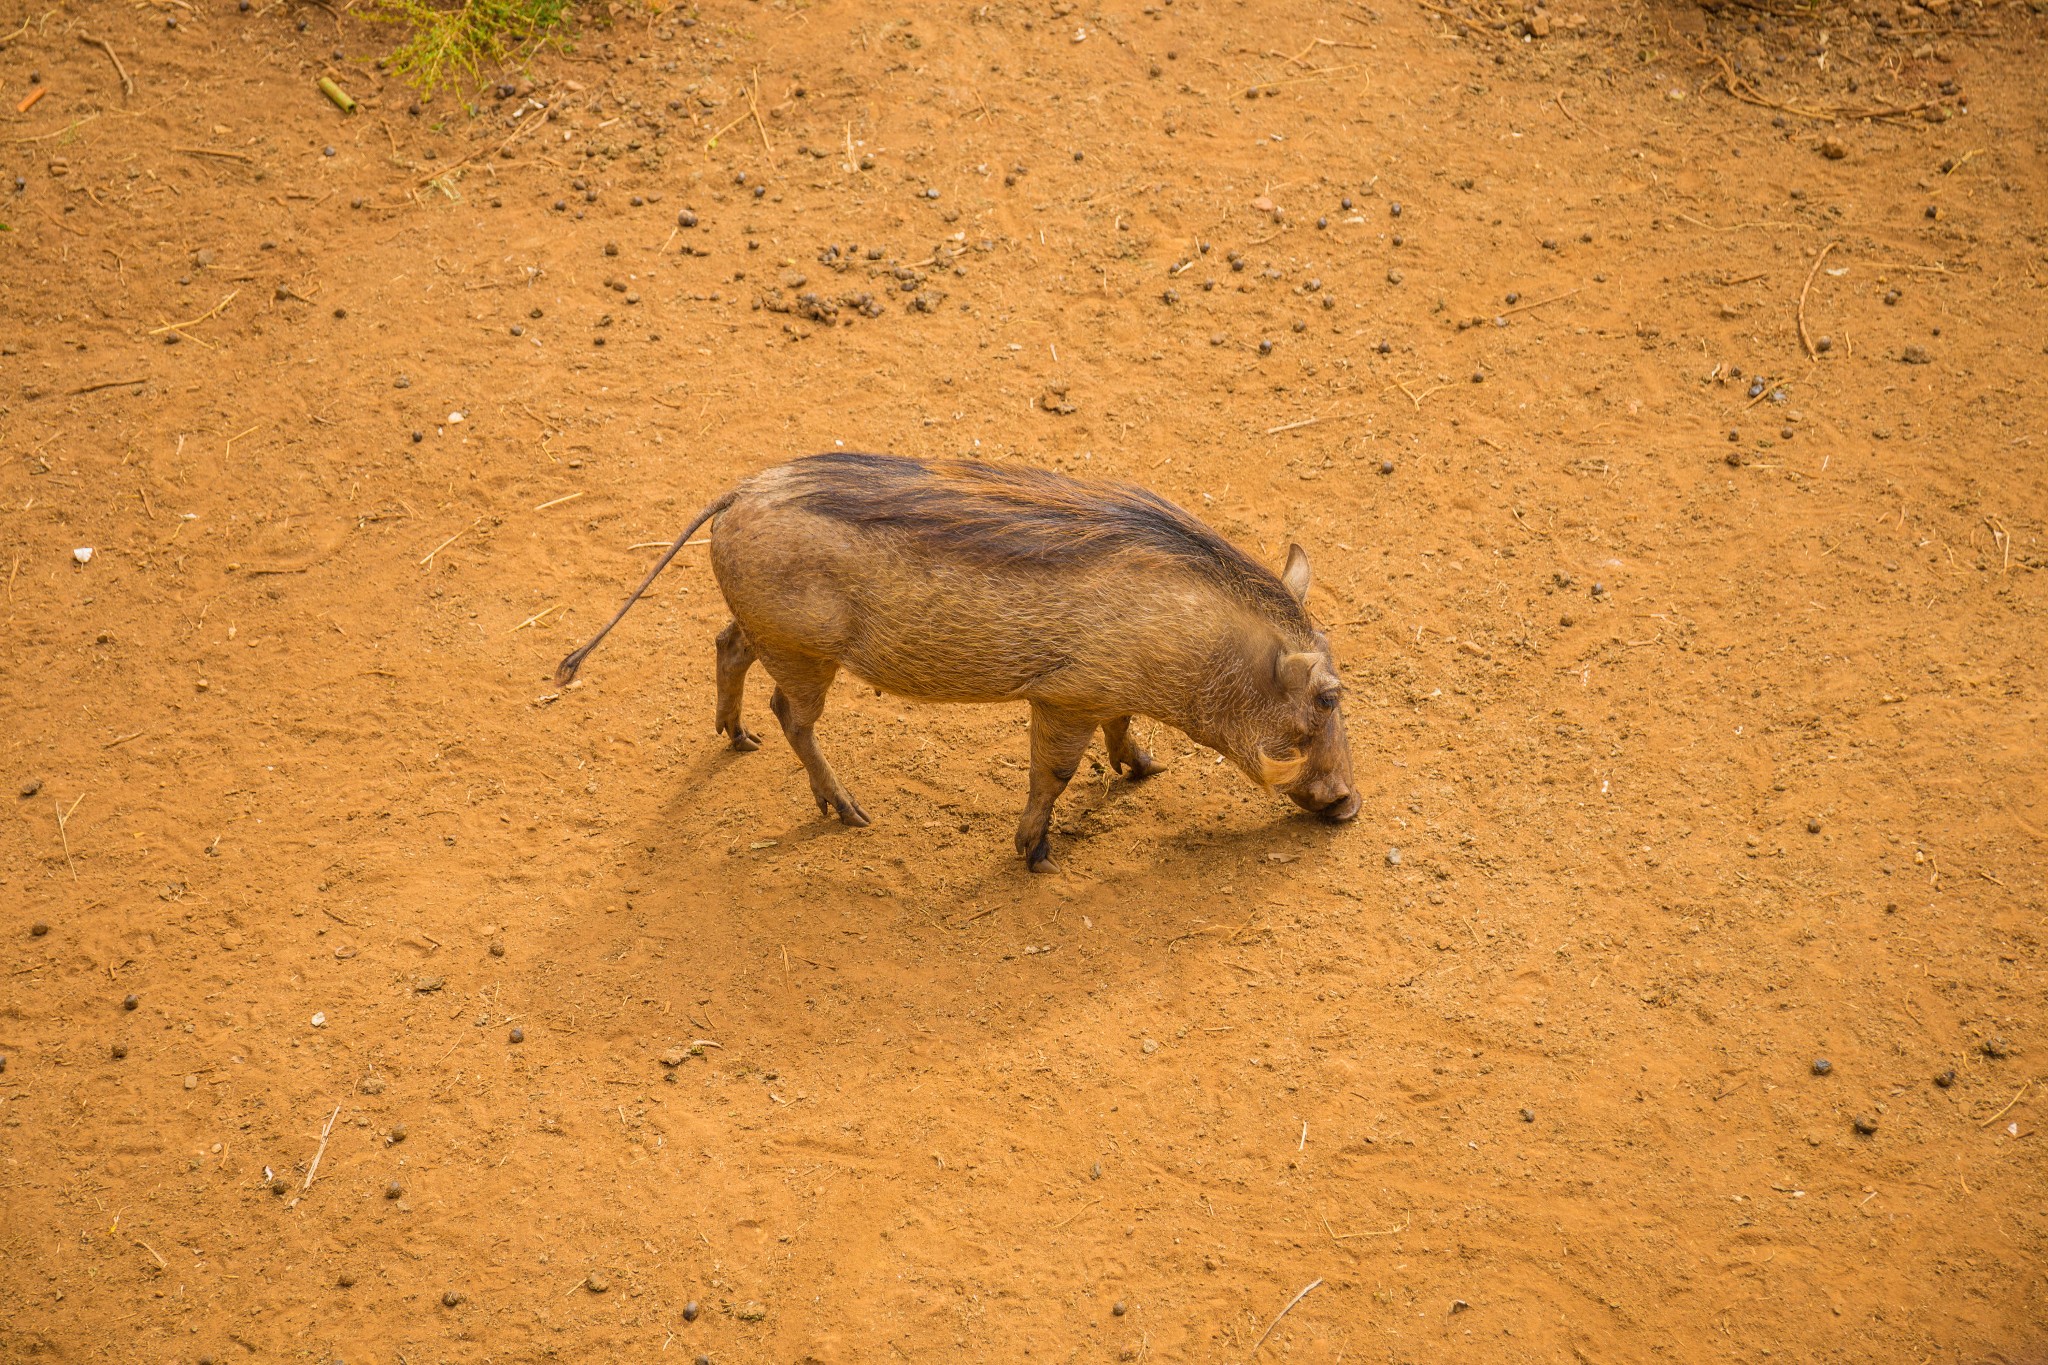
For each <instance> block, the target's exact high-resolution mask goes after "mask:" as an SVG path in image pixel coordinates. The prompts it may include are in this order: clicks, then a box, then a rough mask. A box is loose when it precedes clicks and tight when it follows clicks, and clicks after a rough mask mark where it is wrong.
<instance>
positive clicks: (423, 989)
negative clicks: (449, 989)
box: [412, 976, 441, 995]
mask: <svg viewBox="0 0 2048 1365" xmlns="http://www.w3.org/2000/svg"><path fill="white" fill-rule="evenodd" d="M412 988H413V989H414V990H416V991H418V992H419V993H420V994H421V995H429V994H432V993H433V992H435V991H438V990H440V989H441V978H440V977H438V976H422V977H416V978H414V980H413V983H412Z"/></svg>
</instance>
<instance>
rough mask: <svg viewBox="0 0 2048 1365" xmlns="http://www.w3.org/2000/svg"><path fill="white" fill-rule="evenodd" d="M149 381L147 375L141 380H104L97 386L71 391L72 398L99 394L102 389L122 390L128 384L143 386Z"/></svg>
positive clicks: (87, 386) (91, 385)
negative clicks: (142, 384) (87, 394)
mask: <svg viewBox="0 0 2048 1365" xmlns="http://www.w3.org/2000/svg"><path fill="white" fill-rule="evenodd" d="M147 380H148V376H147V375H144V376H142V377H141V378H138V379H102V380H101V381H100V382H99V383H97V384H87V385H86V386H85V387H84V388H79V389H73V390H72V391H71V396H72V397H73V398H76V397H78V396H79V395H80V394H86V393H98V392H99V391H100V390H101V389H118V388H122V387H124V386H125V385H128V384H141V383H145V382H147Z"/></svg>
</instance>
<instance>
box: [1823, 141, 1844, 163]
mask: <svg viewBox="0 0 2048 1365" xmlns="http://www.w3.org/2000/svg"><path fill="white" fill-rule="evenodd" d="M1820 154H1821V155H1822V156H1824V157H1826V158H1827V159H1828V160H1830V161H1840V160H1841V159H1842V158H1843V157H1845V156H1847V155H1849V149H1848V148H1847V147H1846V146H1844V145H1843V144H1842V140H1841V139H1840V138H1835V137H1824V138H1822V139H1821V141H1820Z"/></svg>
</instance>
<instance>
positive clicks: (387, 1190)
mask: <svg viewBox="0 0 2048 1365" xmlns="http://www.w3.org/2000/svg"><path fill="white" fill-rule="evenodd" d="M404 1193H405V1189H404V1187H403V1186H401V1185H400V1184H399V1183H398V1182H397V1181H396V1180H394V1181H392V1182H391V1183H390V1184H389V1185H386V1186H385V1187H384V1197H385V1198H386V1199H396V1198H398V1196H400V1195H402V1194H404Z"/></svg>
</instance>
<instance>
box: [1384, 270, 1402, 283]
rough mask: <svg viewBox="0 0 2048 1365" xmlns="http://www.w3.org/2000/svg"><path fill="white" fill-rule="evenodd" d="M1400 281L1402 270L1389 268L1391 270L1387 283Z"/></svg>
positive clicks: (1388, 273)
mask: <svg viewBox="0 0 2048 1365" xmlns="http://www.w3.org/2000/svg"><path fill="white" fill-rule="evenodd" d="M1400 282H1401V272H1400V271H1398V270H1389V271H1388V272H1387V283H1388V284H1399V283H1400Z"/></svg>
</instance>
